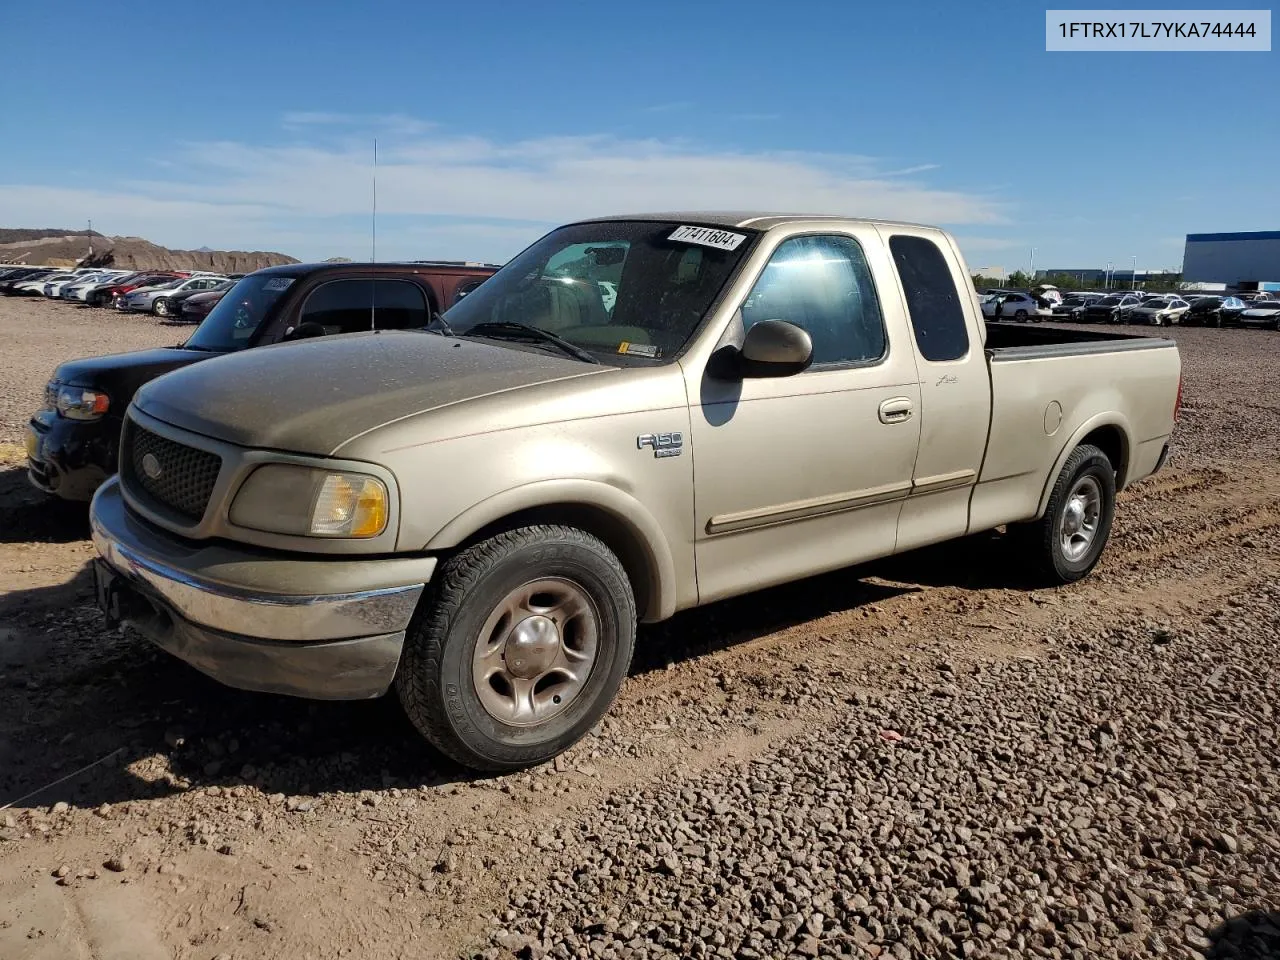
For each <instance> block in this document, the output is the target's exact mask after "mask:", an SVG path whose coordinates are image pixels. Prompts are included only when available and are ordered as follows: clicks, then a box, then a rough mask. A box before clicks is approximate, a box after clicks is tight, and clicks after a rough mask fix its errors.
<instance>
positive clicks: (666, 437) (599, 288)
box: [91, 213, 1181, 770]
mask: <svg viewBox="0 0 1280 960" xmlns="http://www.w3.org/2000/svg"><path fill="white" fill-rule="evenodd" d="M281 350H284V351H287V353H288V356H287V358H286V357H285V356H284V355H282V354H280V351H281ZM286 359H287V362H286ZM1180 391H1181V364H1180V360H1179V356H1178V351H1177V348H1176V346H1175V344H1174V343H1173V342H1172V341H1170V340H1166V339H1157V338H1153V337H1135V336H1127V335H1121V334H1115V333H1099V334H1092V333H1084V332H1078V331H1067V330H1046V329H1043V328H1031V327H1029V326H1025V325H1014V324H1002V323H992V324H987V323H985V322H984V321H983V319H982V315H981V312H980V310H979V308H978V302H977V297H976V295H975V294H974V292H973V289H972V286H971V284H970V280H969V271H968V269H967V268H966V266H965V263H964V260H963V258H962V257H961V255H960V252H959V250H958V249H957V247H956V244H955V242H954V241H953V239H952V238H951V237H950V236H949V235H948V234H946V233H945V232H943V231H941V230H938V229H934V228H930V227H924V226H916V225H912V224H904V223H888V222H880V221H868V220H854V219H846V218H840V217H822V216H778V215H770V214H759V215H748V214H707V213H695V214H690V213H681V214H662V215H648V216H629V217H613V218H603V219H595V220H588V221H581V222H577V223H572V224H569V225H566V226H563V227H560V228H558V229H555V230H553V231H551V232H550V233H548V234H547V235H546V236H544V237H543V238H542V239H540V240H538V241H537V242H535V243H534V244H533V245H532V246H530V247H529V248H528V249H526V250H525V251H524V252H523V253H521V254H520V255H519V256H517V257H516V258H515V259H514V260H512V261H511V262H510V263H509V264H507V265H506V266H505V267H504V268H503V269H501V270H500V271H499V272H498V273H497V274H495V275H494V276H493V277H492V278H491V279H489V280H488V281H486V282H485V283H484V285H483V286H481V287H480V288H479V289H477V290H476V291H475V292H474V293H472V294H471V295H469V296H468V297H467V298H466V299H465V300H463V301H461V302H460V303H458V304H456V305H455V306H453V307H452V308H451V309H450V310H448V311H446V312H445V313H444V314H443V315H442V317H441V318H439V319H437V320H436V321H435V322H434V323H433V325H432V326H431V327H429V328H428V329H426V330H420V331H407V330H384V331H376V330H375V331H371V332H366V333H352V334H347V335H342V336H334V337H324V338H320V339H316V340H312V341H307V342H304V343H300V344H293V345H289V346H284V347H279V346H269V347H265V348H263V349H260V350H251V351H244V352H242V353H237V354H233V355H229V356H226V357H220V358H217V359H213V360H210V361H208V362H207V363H201V364H196V365H193V366H190V367H187V368H184V369H182V370H178V371H175V372H173V373H169V374H167V375H165V376H163V377H160V378H158V379H156V380H154V381H152V382H151V383H149V384H147V385H146V386H144V387H143V388H142V389H141V390H140V391H139V392H138V394H137V396H136V397H135V399H134V401H133V403H132V404H131V406H130V407H129V410H128V413H127V416H126V418H125V423H124V432H123V438H122V441H121V444H122V451H121V464H120V467H121V469H120V474H119V476H118V478H116V479H113V480H111V481H109V482H108V483H106V484H105V485H103V487H102V488H101V489H100V490H99V491H98V492H97V494H96V496H95V498H94V500H93V505H92V510H91V518H92V527H93V537H94V540H95V543H96V547H97V550H98V553H99V554H100V558H99V559H98V560H97V561H96V563H95V572H96V573H95V580H96V589H97V592H98V597H99V603H100V605H101V606H102V607H103V608H104V609H105V610H106V611H107V612H108V617H109V618H111V619H113V620H121V619H123V620H125V621H128V622H130V623H132V624H134V625H135V626H136V627H137V629H138V630H139V631H140V632H141V633H142V634H143V635H145V636H146V637H148V638H150V639H151V640H152V641H154V642H155V643H157V644H158V645H160V646H161V647H163V648H164V649H166V650H168V651H170V652H171V653H173V654H175V655H177V656H178V657H181V658H182V659H184V660H186V661H187V662H189V663H190V664H192V665H194V666H195V667H197V668H198V669H200V670H202V671H204V672H205V673H207V674H209V675H211V676H213V677H215V678H217V679H219V680H221V681H222V682H224V683H226V684H229V685H231V686H234V687H239V688H243V689H249V690H260V691H270V692H276V693H284V694H292V695H296V696H302V697H312V698H334V699H342V698H366V697H376V696H379V695H382V694H383V693H385V692H387V691H389V690H390V689H392V688H394V689H395V691H396V692H397V694H398V696H399V698H400V700H401V702H402V703H403V705H404V708H405V710H406V712H407V714H408V715H409V717H410V718H411V719H412V721H413V723H414V724H415V725H416V726H417V728H418V729H419V730H420V732H421V733H422V734H423V735H424V736H425V737H426V738H427V739H428V740H429V741H430V742H431V743H432V744H434V745H435V746H436V747H438V748H439V749H440V750H442V751H444V752H445V753H446V754H448V755H449V756H451V757H453V758H455V759H456V760H458V761H460V762H461V763H463V764H465V765H468V766H471V767H474V768H478V769H489V770H500V769H513V768H518V767H522V766H526V765H530V764H535V763H539V762H542V761H545V760H547V759H548V758H551V757H553V756H555V755H556V754H557V753H559V752H560V751H563V750H564V749H566V748H567V747H568V746H569V745H571V744H572V743H574V742H575V741H576V740H578V739H579V738H580V737H582V736H583V735H584V734H585V732H586V731H587V730H589V729H590V728H591V726H592V725H593V724H594V723H596V721H597V720H598V719H599V718H600V716H601V715H602V714H603V713H604V712H605V711H606V710H607V709H608V706H609V704H610V703H611V701H612V700H613V698H614V696H615V694H616V693H617V691H618V689H619V686H620V684H621V683H622V681H623V679H624V677H625V676H626V674H627V670H628V665H629V664H630V661H631V656H632V650H633V646H634V644H635V642H636V625H637V622H644V621H658V620H662V619H664V618H667V617H670V616H672V615H673V614H674V613H676V612H677V611H679V610H684V609H687V608H690V607H695V606H698V605H700V604H705V603H710V602H712V601H715V600H720V599H722V598H725V597H732V596H735V595H739V594H746V593H748V592H750V591H753V590H758V589H760V588H762V587H767V586H769V585H771V584H778V583H782V582H784V581H789V580H795V579H798V578H801V577H807V576H810V575H813V574H817V573H821V572H823V571H828V570H833V569H836V568H841V567H846V566H849V565H852V564H856V563H860V562H863V561H868V560H872V559H874V558H878V557H884V556H887V555H889V554H894V553H899V552H901V551H904V550H910V549H912V548H915V547H921V546H924V545H926V544H931V543H935V542H938V541H942V540H946V539H949V538H954V537H961V536H964V535H966V534H971V533H974V532H977V531H983V530H990V529H993V528H996V527H999V526H1002V525H1005V524H1008V525H1009V527H1008V532H1009V538H1010V540H1011V541H1012V543H1013V544H1015V545H1016V549H1017V550H1018V551H1020V552H1021V557H1022V558H1023V559H1025V561H1026V562H1027V564H1029V565H1031V566H1034V567H1035V568H1036V569H1038V570H1039V571H1040V572H1041V574H1042V576H1043V578H1044V581H1045V582H1047V583H1057V584H1063V583H1068V582H1071V581H1074V580H1076V579H1078V578H1080V577H1083V576H1085V575H1086V574H1087V573H1088V572H1089V571H1090V570H1091V569H1092V568H1093V566H1094V565H1095V564H1096V563H1097V562H1098V558H1099V556H1100V554H1101V553H1102V549H1103V546H1104V544H1105V543H1106V542H1107V537H1108V534H1109V532H1110V530H1111V523H1112V517H1113V515H1114V511H1115V506H1116V492H1117V491H1118V490H1120V489H1122V488H1124V487H1127V486H1129V485H1130V484H1132V483H1135V482H1136V481H1138V480H1141V479H1142V478H1143V477H1146V476H1147V475H1149V474H1151V473H1152V472H1154V471H1156V470H1157V469H1159V468H1160V467H1161V465H1162V464H1163V462H1164V460H1165V457H1166V455H1167V453H1168V449H1169V440H1170V436H1171V434H1172V432H1173V429H1174V422H1175V420H1176V418H1177V408H1178V403H1179V395H1180Z"/></svg>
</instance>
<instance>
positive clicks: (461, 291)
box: [453, 280, 484, 303]
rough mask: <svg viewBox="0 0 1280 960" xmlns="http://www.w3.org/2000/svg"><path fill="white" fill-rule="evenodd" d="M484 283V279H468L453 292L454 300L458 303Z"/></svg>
mask: <svg viewBox="0 0 1280 960" xmlns="http://www.w3.org/2000/svg"><path fill="white" fill-rule="evenodd" d="M482 283H484V280H467V281H464V282H463V283H460V284H458V289H457V290H455V291H454V292H453V302H454V303H457V302H458V301H459V300H461V299H462V298H463V297H465V296H466V295H467V294H468V293H470V292H471V291H472V290H474V289H475V288H476V287H478V286H480V284H482Z"/></svg>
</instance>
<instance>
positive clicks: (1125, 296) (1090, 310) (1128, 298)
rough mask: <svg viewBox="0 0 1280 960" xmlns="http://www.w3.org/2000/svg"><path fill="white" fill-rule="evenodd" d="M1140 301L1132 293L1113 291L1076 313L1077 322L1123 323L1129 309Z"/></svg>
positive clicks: (1140, 300) (1140, 299)
mask: <svg viewBox="0 0 1280 960" xmlns="http://www.w3.org/2000/svg"><path fill="white" fill-rule="evenodd" d="M1140 303H1142V298H1141V297H1139V296H1137V295H1136V294H1132V293H1113V294H1111V295H1110V296H1107V297H1103V298H1102V299H1101V300H1095V301H1094V302H1093V303H1091V304H1089V305H1088V306H1087V307H1085V308H1084V309H1083V310H1081V311H1080V313H1079V314H1077V322H1078V323H1124V322H1125V319H1126V318H1127V317H1128V316H1129V311H1130V310H1132V309H1133V308H1134V307H1136V306H1138V305H1139V304H1140Z"/></svg>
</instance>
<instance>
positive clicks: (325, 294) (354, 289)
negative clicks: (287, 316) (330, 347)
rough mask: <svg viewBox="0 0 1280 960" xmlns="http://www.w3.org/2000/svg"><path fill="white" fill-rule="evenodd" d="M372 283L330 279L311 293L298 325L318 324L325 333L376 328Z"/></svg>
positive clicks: (303, 306) (299, 317)
mask: <svg viewBox="0 0 1280 960" xmlns="http://www.w3.org/2000/svg"><path fill="white" fill-rule="evenodd" d="M373 303H374V300H373V281H372V280H330V281H329V282H328V283H322V284H320V286H318V287H316V288H315V289H314V290H312V291H311V295H310V296H308V297H307V302H306V303H304V304H303V305H302V312H301V313H300V314H299V316H298V323H299V324H300V325H301V324H303V323H318V324H320V326H322V327H324V332H325V333H326V334H336V333H353V332H355V331H356V330H372V329H373Z"/></svg>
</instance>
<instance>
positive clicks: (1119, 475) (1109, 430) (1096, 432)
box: [1036, 412, 1133, 517]
mask: <svg viewBox="0 0 1280 960" xmlns="http://www.w3.org/2000/svg"><path fill="white" fill-rule="evenodd" d="M1131 437H1132V430H1131V428H1130V426H1129V422H1128V420H1127V419H1125V417H1124V416H1123V415H1121V414H1120V413H1117V412H1109V413H1100V414H1097V415H1095V416H1093V417H1090V418H1089V419H1088V420H1086V421H1085V422H1084V423H1082V424H1081V425H1080V426H1079V427H1077V428H1076V429H1075V431H1074V432H1073V433H1072V434H1071V437H1070V439H1069V440H1068V441H1067V443H1066V444H1065V445H1064V446H1063V447H1062V449H1061V450H1060V451H1059V453H1058V456H1057V458H1056V459H1055V460H1054V462H1053V468H1052V469H1051V470H1050V471H1049V475H1048V477H1046V478H1045V484H1044V489H1043V490H1042V491H1041V493H1040V504H1039V506H1038V507H1037V509H1036V516H1037V517H1039V516H1043V515H1044V511H1045V509H1046V507H1048V505H1049V497H1050V496H1051V495H1052V494H1053V485H1054V483H1055V482H1057V479H1058V474H1059V473H1061V472H1062V467H1063V465H1064V464H1065V463H1066V462H1067V458H1068V457H1069V456H1071V453H1072V451H1073V450H1075V449H1076V448H1077V447H1079V446H1081V445H1083V444H1091V445H1093V446H1095V447H1097V448H1098V449H1099V450H1101V451H1102V452H1103V453H1104V454H1106V456H1107V459H1108V460H1110V461H1111V465H1112V466H1113V467H1114V468H1115V471H1116V491H1117V492H1119V491H1120V490H1123V489H1124V486H1125V479H1126V477H1127V474H1128V470H1129V456H1130V451H1131V450H1132V449H1133V442H1132V439H1131Z"/></svg>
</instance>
